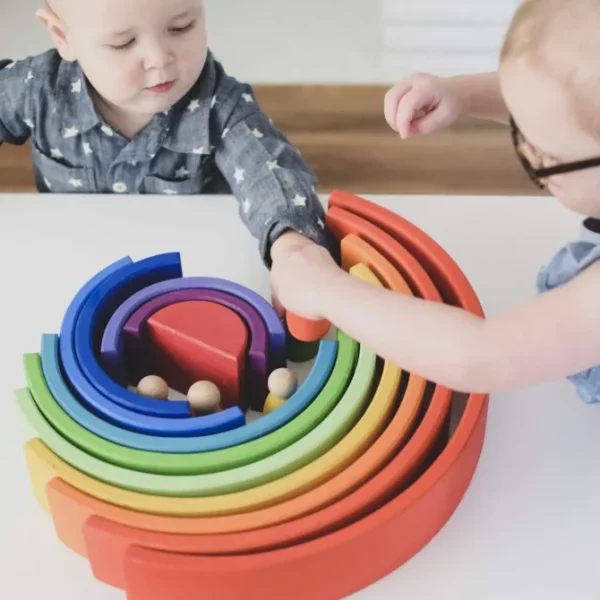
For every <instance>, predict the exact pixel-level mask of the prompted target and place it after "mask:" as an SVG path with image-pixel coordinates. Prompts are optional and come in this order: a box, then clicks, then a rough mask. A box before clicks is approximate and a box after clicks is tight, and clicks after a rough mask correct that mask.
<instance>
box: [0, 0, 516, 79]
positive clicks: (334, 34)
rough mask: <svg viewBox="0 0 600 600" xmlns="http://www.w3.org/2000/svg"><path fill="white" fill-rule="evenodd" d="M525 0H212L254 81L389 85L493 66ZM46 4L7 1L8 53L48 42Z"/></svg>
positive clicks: (232, 53) (232, 48) (219, 51)
mask: <svg viewBox="0 0 600 600" xmlns="http://www.w3.org/2000/svg"><path fill="white" fill-rule="evenodd" d="M82 1H83V2H85V1H87V0H82ZM518 2H519V0H493V1H492V0H206V4H207V11H208V19H209V21H208V26H209V43H210V45H211V48H212V49H213V50H214V51H215V53H216V55H217V56H218V57H219V58H220V59H221V60H222V61H223V63H224V65H225V67H226V68H227V69H228V71H230V72H231V73H232V74H234V75H236V76H237V77H239V78H242V79H245V80H248V81H251V82H253V83H257V82H260V83H262V82H264V83H305V82H307V83H379V82H380V83H390V82H394V81H396V80H397V79H398V78H399V77H401V76H402V75H403V74H405V73H408V72H410V71H412V70H432V71H437V72H440V73H447V72H460V71H462V70H487V69H490V68H494V67H495V60H496V51H497V48H498V46H499V43H500V39H501V35H502V33H503V30H504V28H505V26H506V24H507V23H508V20H509V18H510V15H511V14H512V11H513V10H514V7H515V6H516V4H518ZM41 4H42V0H20V1H19V2H16V1H15V0H0V56H2V57H6V58H13V59H14V58H20V57H22V56H26V55H28V54H34V53H37V52H40V51H42V50H44V49H46V48H47V47H48V46H49V43H50V42H49V38H48V35H47V33H46V32H45V30H44V29H43V28H42V26H41V24H39V23H38V22H37V20H36V19H35V17H34V12H35V9H36V8H37V7H38V6H40V5H41ZM478 44H479V47H477V45H478Z"/></svg>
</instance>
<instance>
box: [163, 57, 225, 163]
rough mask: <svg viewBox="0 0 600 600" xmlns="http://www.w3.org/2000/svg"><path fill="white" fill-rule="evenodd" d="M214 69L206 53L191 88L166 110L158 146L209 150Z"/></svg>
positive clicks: (197, 151) (185, 150)
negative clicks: (165, 124)
mask: <svg viewBox="0 0 600 600" xmlns="http://www.w3.org/2000/svg"><path fill="white" fill-rule="evenodd" d="M215 82H216V73H215V65H214V59H213V57H212V55H211V54H210V52H209V53H208V56H207V59H206V64H205V65H204V69H203V71H202V73H201V74H200V77H199V78H198V80H197V81H196V83H195V84H194V86H193V87H192V89H191V90H190V91H189V92H188V93H187V94H186V95H185V96H184V97H183V98H182V99H181V100H180V101H179V102H177V104H175V105H174V106H173V107H172V108H171V111H170V118H169V130H168V132H167V135H166V136H165V138H164V140H163V142H162V146H163V147H164V148H167V149H168V150H172V151H173V152H181V153H184V154H210V152H211V142H210V113H211V110H213V106H214V103H213V97H214V94H215V87H216V85H215Z"/></svg>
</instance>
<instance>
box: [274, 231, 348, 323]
mask: <svg viewBox="0 0 600 600" xmlns="http://www.w3.org/2000/svg"><path fill="white" fill-rule="evenodd" d="M284 235H285V236H286V239H285V240H283V239H282V240H281V243H280V244H279V245H278V246H277V248H275V247H274V249H273V252H272V253H271V256H272V258H273V264H272V267H271V288H272V302H273V306H274V307H275V309H276V310H277V312H278V313H279V314H280V315H281V314H283V313H284V312H285V311H286V310H287V311H289V312H292V313H294V314H296V315H298V316H299V317H304V318H305V319H311V320H314V321H318V320H320V319H323V318H325V317H324V315H323V304H324V301H325V299H326V298H327V294H328V292H329V290H330V289H331V287H332V284H333V283H334V281H335V280H336V277H337V276H338V275H339V274H343V273H344V271H342V270H341V269H340V268H339V267H338V265H337V264H336V262H335V261H334V260H333V258H332V256H331V254H330V253H329V252H328V251H327V250H326V249H325V248H323V247H321V246H319V245H318V244H315V243H314V242H313V241H312V240H309V239H308V238H306V237H304V236H301V235H300V234H297V233H290V234H287V233H286V234H284Z"/></svg>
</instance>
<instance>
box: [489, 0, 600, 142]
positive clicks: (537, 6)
mask: <svg viewBox="0 0 600 600" xmlns="http://www.w3.org/2000/svg"><path fill="white" fill-rule="evenodd" d="M511 60H525V61H527V62H528V63H529V64H531V65H532V66H534V67H537V68H541V69H544V71H545V72H546V73H548V74H550V75H551V76H552V77H554V78H556V80H557V81H558V82H559V83H560V84H561V85H562V86H564V87H565V89H566V90H568V94H569V97H570V99H571V101H572V104H573V109H574V110H575V113H576V118H577V120H578V122H579V124H580V126H581V127H582V128H583V129H584V131H588V132H589V133H591V134H592V135H593V136H594V137H597V138H598V139H600V0H524V1H523V2H522V4H521V6H520V7H519V8H518V10H517V11H516V13H515V15H514V17H513V19H512V21H511V24H510V26H509V28H508V31H507V33H506V36H505V38H504V43H503V45H502V49H501V52H500V62H501V64H502V63H506V62H509V61H511Z"/></svg>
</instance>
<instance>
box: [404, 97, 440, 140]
mask: <svg viewBox="0 0 600 600" xmlns="http://www.w3.org/2000/svg"><path fill="white" fill-rule="evenodd" d="M431 102H432V98H431V95H430V94H427V93H426V92H423V90H419V89H417V88H413V89H412V90H411V91H410V92H408V94H406V95H405V96H404V97H403V98H402V100H401V101H400V104H399V105H398V109H397V111H396V127H397V131H398V133H399V134H400V137H402V138H403V139H405V138H407V137H408V136H409V135H410V133H411V123H412V122H413V119H414V118H415V117H416V116H417V115H419V114H420V111H422V110H423V109H426V108H428V107H429V105H430V104H431Z"/></svg>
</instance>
